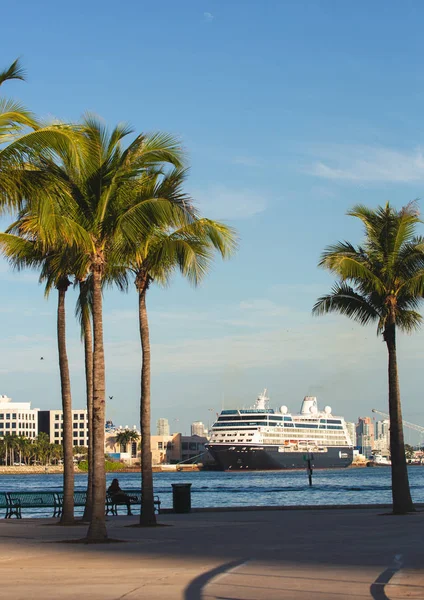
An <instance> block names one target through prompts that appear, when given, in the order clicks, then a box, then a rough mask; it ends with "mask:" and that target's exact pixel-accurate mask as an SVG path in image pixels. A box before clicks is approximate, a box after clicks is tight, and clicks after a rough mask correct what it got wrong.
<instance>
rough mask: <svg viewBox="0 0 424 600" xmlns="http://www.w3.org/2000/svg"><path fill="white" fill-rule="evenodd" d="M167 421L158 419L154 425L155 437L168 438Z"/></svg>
mask: <svg viewBox="0 0 424 600" xmlns="http://www.w3.org/2000/svg"><path fill="white" fill-rule="evenodd" d="M169 434H170V433H169V421H168V419H158V420H157V423H156V435H168V436H169Z"/></svg>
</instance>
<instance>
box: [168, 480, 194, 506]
mask: <svg viewBox="0 0 424 600" xmlns="http://www.w3.org/2000/svg"><path fill="white" fill-rule="evenodd" d="M172 507H173V509H174V512H176V513H189V512H190V511H191V483H173V484H172Z"/></svg>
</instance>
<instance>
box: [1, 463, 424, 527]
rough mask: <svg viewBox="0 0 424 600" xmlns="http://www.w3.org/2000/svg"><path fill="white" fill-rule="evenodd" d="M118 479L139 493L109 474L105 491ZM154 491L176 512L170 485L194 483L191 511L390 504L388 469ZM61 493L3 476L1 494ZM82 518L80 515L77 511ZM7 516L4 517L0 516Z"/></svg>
mask: <svg viewBox="0 0 424 600" xmlns="http://www.w3.org/2000/svg"><path fill="white" fill-rule="evenodd" d="M114 477H117V478H118V479H119V484H120V486H121V488H122V489H124V490H127V489H128V490H131V489H137V488H138V489H140V475H139V474H138V473H108V474H107V485H110V483H111V481H112V479H113V478H114ZM153 478H154V491H155V494H157V495H158V496H159V497H160V500H161V502H162V507H163V508H171V507H172V484H173V483H191V484H192V486H191V492H192V506H193V507H195V508H198V507H199V508H201V507H228V506H278V505H285V506H288V505H320V504H323V505H331V504H380V503H390V502H391V487H390V483H391V481H390V468H387V467H377V468H351V469H337V470H336V469H333V470H322V471H321V470H319V471H318V470H317V471H314V474H313V485H312V487H310V486H309V485H308V478H307V475H306V472H305V471H243V472H239V473H237V472H220V471H200V472H190V473H188V472H187V473H181V472H176V473H174V472H171V473H154V476H153ZM409 481H410V485H411V494H412V498H413V500H414V502H424V466H412V467H409ZM86 485H87V475H85V474H77V475H75V488H76V489H81V490H83V489H85V487H86ZM61 488H62V475H56V474H43V475H3V474H2V475H0V491H6V492H12V491H20V490H22V491H24V490H27V491H36V490H37V491H48V490H60V489H61ZM22 512H23V516H25V517H31V516H32V517H34V516H40V517H43V516H51V513H52V511H51V510H50V509H48V510H47V511H46V510H45V509H34V510H32V511H30V510H29V509H25V510H23V511H22ZM75 512H76V514H81V509H80V510H79V509H76V511H75ZM0 516H3V515H0Z"/></svg>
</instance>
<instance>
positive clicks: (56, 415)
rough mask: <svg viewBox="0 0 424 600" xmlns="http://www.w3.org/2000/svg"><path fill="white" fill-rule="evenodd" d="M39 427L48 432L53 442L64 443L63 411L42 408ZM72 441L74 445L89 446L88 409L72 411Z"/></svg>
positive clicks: (40, 429)
mask: <svg viewBox="0 0 424 600" xmlns="http://www.w3.org/2000/svg"><path fill="white" fill-rule="evenodd" d="M38 429H39V431H43V432H44V433H47V435H48V436H49V438H50V443H51V444H62V443H63V411H62V410H40V411H39V420H38ZM72 443H73V445H74V446H88V416H87V409H85V408H80V409H74V410H73V411H72Z"/></svg>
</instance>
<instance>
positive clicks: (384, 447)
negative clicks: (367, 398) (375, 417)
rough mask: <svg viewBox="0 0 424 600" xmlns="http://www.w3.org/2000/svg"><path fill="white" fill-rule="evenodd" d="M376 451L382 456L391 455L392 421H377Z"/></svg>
mask: <svg viewBox="0 0 424 600" xmlns="http://www.w3.org/2000/svg"><path fill="white" fill-rule="evenodd" d="M374 448H375V450H378V451H379V452H381V453H382V454H389V452H390V421H389V419H384V420H383V421H377V422H376V424H375V442H374Z"/></svg>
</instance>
